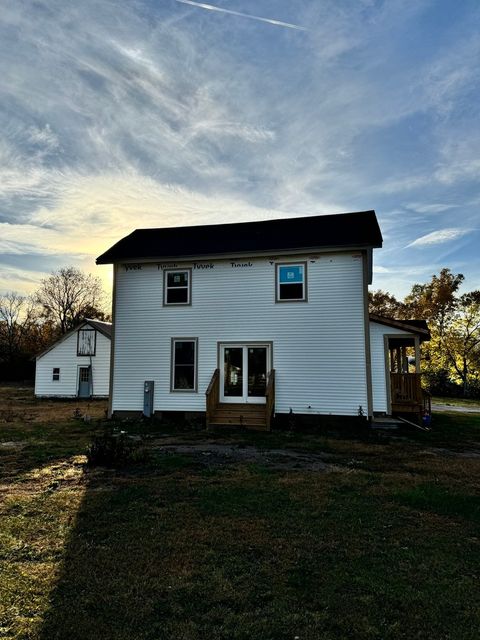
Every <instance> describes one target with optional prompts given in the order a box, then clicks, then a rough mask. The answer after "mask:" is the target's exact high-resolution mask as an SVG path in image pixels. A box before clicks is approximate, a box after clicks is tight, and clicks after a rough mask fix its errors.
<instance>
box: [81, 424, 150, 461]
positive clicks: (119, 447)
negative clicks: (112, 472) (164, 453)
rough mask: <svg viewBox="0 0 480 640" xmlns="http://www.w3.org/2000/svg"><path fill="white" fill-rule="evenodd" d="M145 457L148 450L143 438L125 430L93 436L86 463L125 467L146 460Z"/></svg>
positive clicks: (146, 457)
mask: <svg viewBox="0 0 480 640" xmlns="http://www.w3.org/2000/svg"><path fill="white" fill-rule="evenodd" d="M147 459H148V452H147V450H146V448H145V446H144V444H143V439H142V438H141V437H140V436H132V435H129V434H128V433H127V432H126V431H114V432H113V433H109V432H106V433H104V434H103V435H101V436H95V437H94V439H93V442H92V444H90V445H89V447H88V449H87V464H88V465H89V466H90V467H97V466H103V467H125V466H127V465H129V464H138V463H141V462H146V460H147Z"/></svg>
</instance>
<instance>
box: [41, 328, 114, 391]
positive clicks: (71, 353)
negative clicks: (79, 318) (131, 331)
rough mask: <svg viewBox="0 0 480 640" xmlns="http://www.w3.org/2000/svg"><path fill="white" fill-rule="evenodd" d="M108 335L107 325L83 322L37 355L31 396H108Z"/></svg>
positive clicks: (109, 337)
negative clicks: (32, 394) (33, 388)
mask: <svg viewBox="0 0 480 640" xmlns="http://www.w3.org/2000/svg"><path fill="white" fill-rule="evenodd" d="M111 334H112V325H111V323H110V322H100V321H99V320H85V321H84V322H82V324H80V325H79V326H78V327H77V328H76V329H74V330H73V331H70V332H69V333H67V334H65V335H64V336H63V337H62V338H60V340H58V341H57V342H55V344H53V345H51V346H50V347H49V348H48V349H46V350H45V351H43V353H41V354H40V355H38V356H37V358H36V367H35V395H36V396H37V397H61V398H75V397H78V398H90V397H96V398H103V397H105V398H106V397H108V393H109V384H110V339H111Z"/></svg>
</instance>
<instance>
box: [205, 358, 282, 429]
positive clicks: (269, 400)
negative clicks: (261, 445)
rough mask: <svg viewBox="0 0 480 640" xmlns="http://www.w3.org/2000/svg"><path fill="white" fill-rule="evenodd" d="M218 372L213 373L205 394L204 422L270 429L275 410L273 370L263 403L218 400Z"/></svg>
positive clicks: (213, 425)
mask: <svg viewBox="0 0 480 640" xmlns="http://www.w3.org/2000/svg"><path fill="white" fill-rule="evenodd" d="M219 385H220V372H219V370H218V369H216V370H215V371H214V373H213V376H212V379H211V381H210V384H209V385H208V389H207V391H206V392H205V396H206V422H207V429H208V428H210V427H225V426H232V427H244V428H245V429H254V430H257V431H270V429H271V424H272V418H273V415H274V411H275V370H274V369H272V370H271V371H270V373H269V376H268V381H267V388H266V393H265V404H254V403H252V404H247V403H227V402H220V388H219Z"/></svg>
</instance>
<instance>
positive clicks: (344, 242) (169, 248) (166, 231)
mask: <svg viewBox="0 0 480 640" xmlns="http://www.w3.org/2000/svg"><path fill="white" fill-rule="evenodd" d="M381 246H382V234H381V232H380V228H379V226H378V222H377V217H376V215H375V211H360V212H357V213H340V214H335V215H325V216H309V217H301V218H281V219H278V220H265V221H261V222H238V223H233V224H210V225H202V226H194V227H166V228H161V229H137V230H136V231H133V233H131V234H130V235H128V236H126V237H125V238H122V240H120V241H119V242H117V243H116V244H114V245H113V247H111V248H110V249H109V250H108V251H106V252H105V253H103V254H102V255H101V256H99V257H98V258H97V264H110V263H112V262H118V261H121V260H140V259H148V258H153V259H155V258H161V259H165V258H178V257H197V256H198V257H201V256H216V255H218V256H221V255H235V254H237V253H239V254H240V253H241V254H245V253H247V254H248V253H252V254H253V253H261V252H271V251H273V252H276V251H285V250H287V251H289V250H296V249H299V250H305V249H320V248H323V247H339V248H347V247H352V248H360V247H381Z"/></svg>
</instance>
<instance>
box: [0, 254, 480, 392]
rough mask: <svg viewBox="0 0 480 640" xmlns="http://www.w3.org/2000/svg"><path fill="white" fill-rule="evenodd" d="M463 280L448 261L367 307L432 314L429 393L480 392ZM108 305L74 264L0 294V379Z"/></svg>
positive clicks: (473, 323)
mask: <svg viewBox="0 0 480 640" xmlns="http://www.w3.org/2000/svg"><path fill="white" fill-rule="evenodd" d="M463 281H464V276H463V275H462V274H461V273H458V274H454V273H452V272H451V271H450V269H446V268H445V269H442V270H441V271H440V273H439V274H438V275H433V276H432V278H431V279H430V280H429V281H428V282H426V283H424V284H414V285H413V286H412V289H411V291H410V293H409V294H408V295H407V296H406V297H405V298H404V299H403V300H399V299H397V298H396V297H395V296H394V295H392V294H391V293H389V292H387V291H382V290H377V291H373V292H371V293H370V294H369V297H370V300H369V306H370V312H371V313H375V314H377V315H380V316H384V317H386V318H397V319H400V320H408V319H424V320H426V321H427V323H428V326H429V329H430V333H431V336H432V339H431V340H430V341H429V342H425V343H424V344H423V347H422V360H423V362H422V370H423V371H424V373H425V375H424V384H426V386H427V388H429V390H430V391H431V392H433V393H435V394H437V395H461V396H465V397H480V291H478V290H475V291H470V292H467V293H462V294H460V292H459V289H460V286H461V284H462V283H463ZM106 304H107V301H106V295H105V292H104V291H103V288H102V285H101V281H100V279H99V278H98V277H94V276H92V275H90V274H85V273H83V272H82V271H80V270H79V269H76V268H75V267H65V268H63V269H60V270H58V271H55V272H53V273H52V274H51V275H50V276H49V277H48V278H45V279H43V280H42V281H41V283H40V286H39V288H38V290H37V291H35V292H34V293H33V294H32V295H31V296H22V295H20V294H18V293H15V292H9V293H7V294H6V295H3V296H0V379H1V380H26V379H33V376H34V371H35V362H34V358H35V355H38V353H40V352H41V351H43V350H44V349H46V348H47V347H48V346H50V345H51V344H52V343H54V342H55V341H56V340H58V338H60V337H61V336H62V335H64V334H65V333H67V332H68V331H70V330H71V329H74V328H75V327H76V326H78V325H79V324H80V323H81V322H82V321H83V320H84V319H85V318H96V319H98V320H110V317H109V315H108V314H107V313H106V311H105V308H106Z"/></svg>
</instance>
